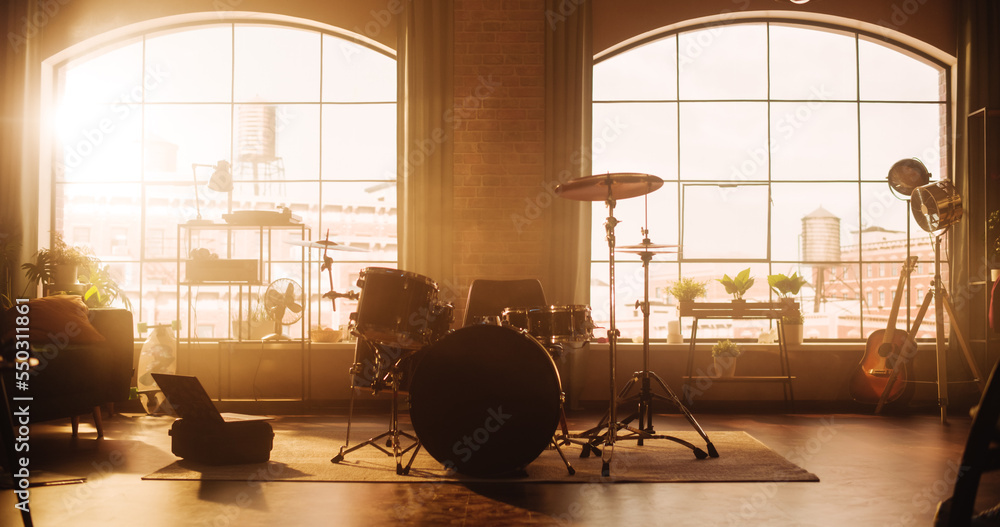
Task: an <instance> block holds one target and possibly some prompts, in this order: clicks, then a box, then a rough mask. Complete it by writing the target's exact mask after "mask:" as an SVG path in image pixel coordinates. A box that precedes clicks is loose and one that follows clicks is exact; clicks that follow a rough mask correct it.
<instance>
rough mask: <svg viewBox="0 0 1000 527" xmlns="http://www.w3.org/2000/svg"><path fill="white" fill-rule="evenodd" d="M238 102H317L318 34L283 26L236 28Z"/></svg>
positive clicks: (235, 73)
mask: <svg viewBox="0 0 1000 527" xmlns="http://www.w3.org/2000/svg"><path fill="white" fill-rule="evenodd" d="M235 31H236V34H235V42H236V49H235V52H234V55H235V59H234V60H235V68H234V79H235V81H234V82H235V85H234V87H233V92H234V94H235V99H236V101H237V102H310V101H312V102H315V101H316V100H317V99H319V95H320V91H319V81H320V59H319V55H320V54H319V51H320V49H319V48H320V38H319V37H320V34H319V33H316V32H314V31H305V30H301V29H290V28H282V27H263V26H239V25H238V26H236V29H235Z"/></svg>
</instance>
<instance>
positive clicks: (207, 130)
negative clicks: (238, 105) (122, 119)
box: [145, 104, 232, 185]
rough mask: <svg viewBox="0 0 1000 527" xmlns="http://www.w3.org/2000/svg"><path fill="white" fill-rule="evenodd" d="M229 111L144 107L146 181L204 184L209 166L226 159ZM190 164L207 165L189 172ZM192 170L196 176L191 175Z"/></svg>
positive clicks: (223, 107)
mask: <svg viewBox="0 0 1000 527" xmlns="http://www.w3.org/2000/svg"><path fill="white" fill-rule="evenodd" d="M231 114H232V110H231V108H230V105H228V104H157V105H147V106H146V135H145V137H146V139H147V141H146V151H147V162H146V171H145V177H146V179H147V180H153V181H163V180H193V179H194V178H195V176H197V179H198V182H199V185H205V184H207V183H208V180H209V178H210V177H211V175H212V172H213V170H212V168H211V167H212V166H214V165H215V164H216V163H217V162H218V161H219V160H227V161H228V160H229V159H230V148H231V140H230V137H231V136H230V134H231V133H232V125H231V123H232V116H231ZM192 164H198V165H208V166H205V167H202V166H199V167H197V168H195V169H192ZM192 170H195V172H196V174H192Z"/></svg>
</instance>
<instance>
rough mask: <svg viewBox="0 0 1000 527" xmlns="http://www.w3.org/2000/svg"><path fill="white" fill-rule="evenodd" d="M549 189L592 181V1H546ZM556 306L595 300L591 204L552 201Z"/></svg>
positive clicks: (551, 298) (551, 282)
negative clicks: (589, 178)
mask: <svg viewBox="0 0 1000 527" xmlns="http://www.w3.org/2000/svg"><path fill="white" fill-rule="evenodd" d="M545 8H546V9H545V13H546V21H545V24H546V29H545V187H546V188H547V189H554V188H555V187H556V186H557V185H559V184H562V183H565V182H566V181H569V180H570V179H574V178H577V177H581V176H588V175H590V170H591V156H590V153H591V149H590V143H591V99H592V78H593V55H594V54H593V48H592V40H591V5H590V2H589V1H583V2H562V1H560V0H546V2H545ZM551 198H552V206H551V208H550V211H551V212H550V214H549V221H550V228H549V249H550V253H549V254H550V256H549V269H548V274H549V276H548V280H547V281H546V282H545V283H544V286H545V296H546V300H547V301H548V302H549V303H550V304H556V305H568V304H587V303H589V296H590V216H591V204H590V202H580V201H573V200H568V199H562V198H558V197H556V196H551Z"/></svg>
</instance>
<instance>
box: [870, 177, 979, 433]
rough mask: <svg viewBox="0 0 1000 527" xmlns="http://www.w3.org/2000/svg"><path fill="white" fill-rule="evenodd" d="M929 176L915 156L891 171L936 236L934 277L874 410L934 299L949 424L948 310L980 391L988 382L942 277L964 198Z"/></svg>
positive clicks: (942, 398)
mask: <svg viewBox="0 0 1000 527" xmlns="http://www.w3.org/2000/svg"><path fill="white" fill-rule="evenodd" d="M901 167H902V168H901ZM929 178H930V174H929V173H928V172H927V169H926V168H925V167H924V165H923V164H922V163H920V161H918V160H915V159H913V160H902V161H899V162H897V163H896V164H895V165H893V168H892V169H891V170H890V171H889V177H888V179H889V186H890V188H892V189H893V191H894V192H899V193H900V194H905V195H906V196H908V198H909V201H910V212H911V213H912V214H913V219H914V221H916V223H917V225H919V226H920V228H921V229H923V230H925V231H927V232H929V233H931V235H932V236H933V237H934V280H933V282H932V283H931V287H930V288H929V289H928V291H927V294H926V295H925V296H924V300H923V303H922V304H921V305H920V309H919V310H918V311H917V314H916V316H915V317H914V320H913V326H912V327H911V328H910V332H909V334H908V336H907V337H908V338H907V341H906V344H905V345H904V346H903V349H902V350H901V351H900V359H902V360H897V361H895V363H894V364H893V367H892V372H891V373H890V375H889V380H888V381H887V383H886V387H885V389H884V390H883V391H882V396H881V397H880V398H879V402H878V405H877V406H876V407H875V413H879V412H880V411H881V410H882V407H883V406H884V405H885V403H886V400H887V398H888V395H889V393H890V391H891V389H892V386H893V385H894V384H895V382H896V377H897V375H898V373H899V369H900V364H901V363H902V362H903V360H909V359H910V358H912V356H913V355H914V354H915V353H916V344H915V342H916V341H915V340H914V339H915V338H916V333H917V331H918V330H919V329H920V324H921V323H922V322H923V319H924V315H925V314H926V313H927V309H928V308H929V307H930V302H931V299H932V298H933V299H934V326H935V327H934V329H935V336H934V341H935V342H934V344H935V354H936V363H937V368H936V369H937V378H936V383H937V390H938V406H939V407H940V409H941V422H942V423H946V422H947V421H948V360H947V358H948V355H947V353H948V349H947V347H946V346H945V343H946V342H945V334H944V312H945V311H947V312H948V317H949V319H950V320H951V321H952V324H951V330H952V331H953V332H955V336H956V337H957V340H958V344H959V347H960V348H961V350H962V354H963V355H964V357H965V360H966V362H967V363H968V365H969V370H970V371H971V372H972V376H973V382H976V383H977V384H978V386H979V389H980V391H984V390H985V388H986V381H985V378H984V377H983V376H982V374H981V373H980V372H979V368H978V366H977V365H976V361H975V359H974V358H973V357H972V354H971V353H970V352H969V347H968V345H967V344H966V341H965V337H964V336H963V335H962V331H961V329H960V328H959V327H958V325H957V324H955V320H956V319H955V310H954V308H953V307H952V303H951V298H950V297H949V296H948V290H947V289H945V287H944V282H943V280H942V279H941V237H942V236H943V235H944V233H945V232H946V231H947V229H948V227H950V226H952V225H954V224H955V223H958V222H959V220H961V219H962V198H961V196H960V195H959V194H958V192H957V191H956V190H955V187H954V186H953V185H952V183H951V181H949V180H947V179H945V180H941V181H937V182H934V183H926V181H927V180H928V179H929ZM915 185H919V186H915ZM904 199H905V198H904Z"/></svg>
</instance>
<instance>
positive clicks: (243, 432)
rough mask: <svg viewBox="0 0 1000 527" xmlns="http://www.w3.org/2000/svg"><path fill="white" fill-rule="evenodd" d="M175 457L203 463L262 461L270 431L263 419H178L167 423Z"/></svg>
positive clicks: (267, 451)
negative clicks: (218, 420)
mask: <svg viewBox="0 0 1000 527" xmlns="http://www.w3.org/2000/svg"><path fill="white" fill-rule="evenodd" d="M170 436H171V437H172V438H173V439H172V440H171V445H170V449H171V452H173V453H174V455H175V456H177V457H181V458H184V459H190V460H192V461H197V462H199V463H204V464H206V465H239V464H245V463H264V462H266V461H267V460H268V459H270V458H271V447H272V446H273V444H274V431H273V430H272V429H271V424H270V423H268V422H267V421H229V422H225V423H209V422H204V421H201V422H198V421H190V420H187V419H178V420H176V421H174V424H173V425H171V426H170Z"/></svg>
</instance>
